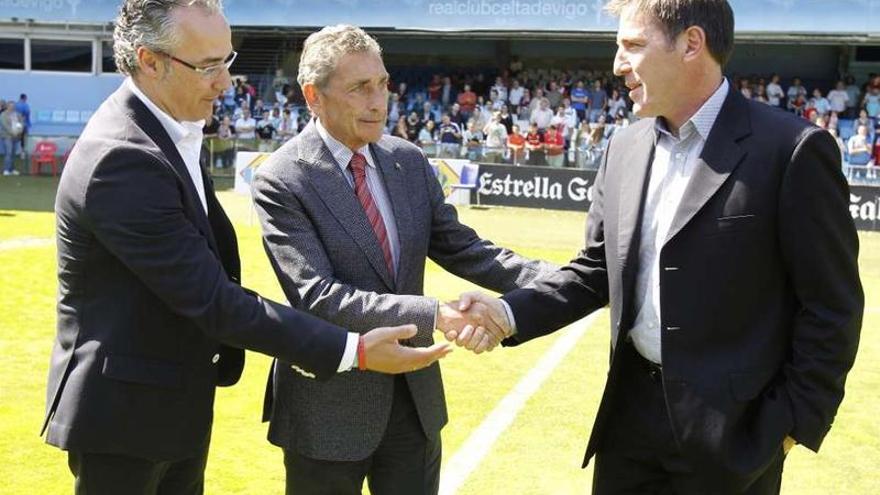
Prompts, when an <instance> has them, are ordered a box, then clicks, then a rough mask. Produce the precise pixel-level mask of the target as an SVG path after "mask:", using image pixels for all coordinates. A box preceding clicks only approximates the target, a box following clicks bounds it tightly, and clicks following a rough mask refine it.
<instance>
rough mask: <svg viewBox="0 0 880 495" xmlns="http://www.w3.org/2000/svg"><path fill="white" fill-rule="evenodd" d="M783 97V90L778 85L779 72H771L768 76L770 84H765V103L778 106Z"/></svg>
mask: <svg viewBox="0 0 880 495" xmlns="http://www.w3.org/2000/svg"><path fill="white" fill-rule="evenodd" d="M783 98H785V91H783V90H782V86H780V85H779V74H773V76H772V77H771V78H770V84H768V85H767V103H769V104H770V106H774V107H778V106H780V105H781V104H782V99H783Z"/></svg>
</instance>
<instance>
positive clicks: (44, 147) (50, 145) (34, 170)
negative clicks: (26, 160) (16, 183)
mask: <svg viewBox="0 0 880 495" xmlns="http://www.w3.org/2000/svg"><path fill="white" fill-rule="evenodd" d="M56 153H58V145H57V144H55V143H54V142H52V141H48V140H43V141H39V142H37V144H36V145H35V146H34V154H33V155H31V175H39V174H40V173H41V168H42V166H43V165H51V166H52V177H55V176H56V175H58V157H56V156H55V154H56Z"/></svg>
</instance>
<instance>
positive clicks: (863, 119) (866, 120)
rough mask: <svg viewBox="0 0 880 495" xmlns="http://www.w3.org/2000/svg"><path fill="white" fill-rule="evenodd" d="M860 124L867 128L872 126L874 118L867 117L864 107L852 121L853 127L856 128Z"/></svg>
mask: <svg viewBox="0 0 880 495" xmlns="http://www.w3.org/2000/svg"><path fill="white" fill-rule="evenodd" d="M860 125H863V126H865V127H867V128H868V129H870V128H872V127H873V126H874V120H873V119H871V117H868V111H867V110H865V109H864V108H863V109H861V110H859V116H858V118H856V120H854V121H853V129H858V128H859V126H860Z"/></svg>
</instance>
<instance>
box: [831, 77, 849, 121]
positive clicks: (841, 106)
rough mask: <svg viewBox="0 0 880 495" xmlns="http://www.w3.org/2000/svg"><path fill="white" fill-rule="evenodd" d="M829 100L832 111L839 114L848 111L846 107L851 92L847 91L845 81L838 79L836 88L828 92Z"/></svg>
mask: <svg viewBox="0 0 880 495" xmlns="http://www.w3.org/2000/svg"><path fill="white" fill-rule="evenodd" d="M828 102H829V104H830V111H831V112H836V113H838V114H843V113H845V112H846V107H847V105H848V104H849V93H847V92H846V84H844V82H843V81H837V84H835V85H834V89H832V90H831V91H829V92H828Z"/></svg>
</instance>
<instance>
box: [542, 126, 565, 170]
mask: <svg viewBox="0 0 880 495" xmlns="http://www.w3.org/2000/svg"><path fill="white" fill-rule="evenodd" d="M561 126H563V124H560V125H559V126H550V127H548V128H547V132H545V133H544V154H545V155H546V157H547V158H546V160H547V165H550V166H551V167H554V168H562V162H563V159H564V158H565V137H563V135H562V133H561V132H559V127H561Z"/></svg>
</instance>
